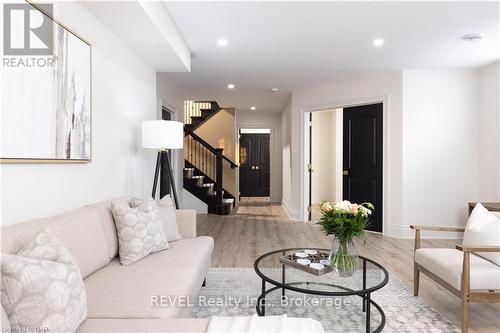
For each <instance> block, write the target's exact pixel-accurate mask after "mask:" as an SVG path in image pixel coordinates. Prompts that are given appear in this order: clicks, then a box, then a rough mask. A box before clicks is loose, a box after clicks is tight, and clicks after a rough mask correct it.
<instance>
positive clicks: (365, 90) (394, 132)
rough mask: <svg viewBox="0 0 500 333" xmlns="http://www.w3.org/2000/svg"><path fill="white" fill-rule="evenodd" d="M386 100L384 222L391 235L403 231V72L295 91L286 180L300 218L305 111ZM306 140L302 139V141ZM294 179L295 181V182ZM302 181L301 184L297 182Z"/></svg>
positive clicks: (304, 215)
mask: <svg viewBox="0 0 500 333" xmlns="http://www.w3.org/2000/svg"><path fill="white" fill-rule="evenodd" d="M378 101H384V104H385V105H384V128H385V133H384V143H385V144H386V145H387V146H388V149H385V151H384V165H385V169H386V170H385V174H384V176H385V179H386V184H385V187H386V188H385V197H384V201H385V203H384V207H383V208H384V222H385V223H386V224H387V225H386V226H385V227H386V228H387V229H389V230H387V231H388V234H391V232H390V230H391V228H392V227H395V228H396V229H399V228H400V225H401V220H402V216H403V213H402V201H401V198H402V105H403V103H402V73H401V72H395V73H388V74H383V75H376V76H371V77H366V78H360V79H355V80H350V81H345V82H335V83H331V84H328V85H323V86H318V87H312V88H309V89H302V90H297V91H294V92H293V95H292V107H291V111H290V112H291V132H292V133H293V135H291V147H292V163H291V176H290V177H289V178H288V179H284V181H285V180H286V181H288V182H289V183H290V185H288V184H287V185H285V184H284V186H283V188H284V189H285V188H287V187H286V186H289V188H287V192H286V193H285V192H284V194H283V196H284V197H290V198H291V202H290V203H289V205H290V210H291V211H295V212H299V214H298V219H301V220H304V219H305V218H306V214H305V198H306V196H305V189H304V184H305V181H304V180H305V177H306V168H305V163H304V161H305V158H304V141H303V138H304V132H305V126H304V124H305V121H304V112H305V111H311V110H321V109H331V108H336V107H343V106H349V105H356V104H366V103H372V102H378ZM301 138H302V139H301ZM292 179H293V181H292ZM297 180H299V181H297Z"/></svg>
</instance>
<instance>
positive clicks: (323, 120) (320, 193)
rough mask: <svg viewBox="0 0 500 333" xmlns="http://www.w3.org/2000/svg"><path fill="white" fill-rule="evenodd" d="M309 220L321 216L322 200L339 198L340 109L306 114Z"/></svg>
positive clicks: (340, 193) (340, 160)
mask: <svg viewBox="0 0 500 333" xmlns="http://www.w3.org/2000/svg"><path fill="white" fill-rule="evenodd" d="M308 118H309V127H308V129H309V133H308V134H306V135H307V136H308V138H309V156H308V158H309V161H308V171H309V184H310V186H309V220H310V221H318V220H319V219H320V218H321V212H320V203H321V202H322V201H340V200H342V192H341V190H342V186H339V182H341V181H342V178H341V177H340V176H339V175H340V174H341V170H340V169H341V168H342V159H341V156H342V126H339V124H341V123H342V109H330V110H322V111H316V112H310V114H309V117H308Z"/></svg>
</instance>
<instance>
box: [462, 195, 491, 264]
mask: <svg viewBox="0 0 500 333" xmlns="http://www.w3.org/2000/svg"><path fill="white" fill-rule="evenodd" d="M463 245H464V246H471V247H480V246H500V219H499V217H498V215H496V214H493V213H492V212H490V211H488V210H487V209H486V208H484V206H483V205H481V204H480V203H478V204H477V205H476V207H474V209H473V210H472V213H471V214H470V216H469V221H468V222H467V225H466V226H465V233H464V241H463ZM476 254H477V255H479V256H481V257H483V258H485V259H488V260H490V261H492V262H493V263H495V264H497V265H499V266H500V253H498V252H497V253H494V252H490V253H488V252H480V253H476Z"/></svg>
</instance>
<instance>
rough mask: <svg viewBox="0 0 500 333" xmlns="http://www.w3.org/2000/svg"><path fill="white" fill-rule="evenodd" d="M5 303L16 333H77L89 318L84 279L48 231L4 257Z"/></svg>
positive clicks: (61, 246)
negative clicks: (17, 251)
mask: <svg viewBox="0 0 500 333" xmlns="http://www.w3.org/2000/svg"><path fill="white" fill-rule="evenodd" d="M1 269H2V283H1V290H2V296H1V302H2V306H3V308H4V309H5V311H6V313H7V316H8V318H9V323H10V326H11V331H12V332H38V331H40V332H74V331H75V330H76V329H77V328H78V326H79V325H80V324H81V323H82V322H83V321H84V320H85V318H87V298H86V295H85V289H84V285H83V280H82V276H81V273H80V270H79V269H78V266H77V265H76V264H75V262H74V260H73V258H72V256H71V254H70V253H69V251H68V249H67V248H66V247H65V246H64V245H63V244H62V243H61V242H60V241H59V240H58V239H57V237H56V236H54V234H52V233H51V231H50V230H49V229H48V228H46V227H44V228H42V229H41V230H40V232H39V233H38V234H37V235H36V236H35V237H34V239H33V240H32V241H31V243H30V244H29V245H28V246H26V247H25V248H23V249H22V250H21V251H20V252H19V253H18V255H2V259H1Z"/></svg>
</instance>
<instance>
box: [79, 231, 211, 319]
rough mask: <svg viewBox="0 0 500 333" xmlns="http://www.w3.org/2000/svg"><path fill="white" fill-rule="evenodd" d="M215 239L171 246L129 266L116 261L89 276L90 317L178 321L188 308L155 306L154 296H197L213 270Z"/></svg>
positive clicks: (177, 242) (86, 286)
mask: <svg viewBox="0 0 500 333" xmlns="http://www.w3.org/2000/svg"><path fill="white" fill-rule="evenodd" d="M213 246H214V244H213V239H212V238H211V237H198V238H194V239H182V240H178V241H175V242H172V243H171V244H170V248H169V249H168V250H164V251H160V252H156V253H153V254H151V255H149V256H147V257H146V258H144V259H142V260H140V261H138V262H136V263H134V264H132V265H130V266H122V265H120V263H119V262H118V260H117V259H115V260H113V261H112V262H111V263H110V264H109V265H107V266H106V267H103V268H102V269H100V270H98V271H97V272H95V273H94V274H92V275H90V276H89V277H87V278H86V279H85V281H84V283H85V289H86V291H87V301H88V318H176V317H180V316H183V315H184V314H186V313H188V310H189V309H186V308H185V307H158V306H153V305H152V297H155V296H175V295H181V296H195V295H198V292H199V290H200V288H201V284H202V283H203V280H204V279H205V277H206V274H207V272H208V270H209V269H210V265H211V259H212V252H213Z"/></svg>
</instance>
